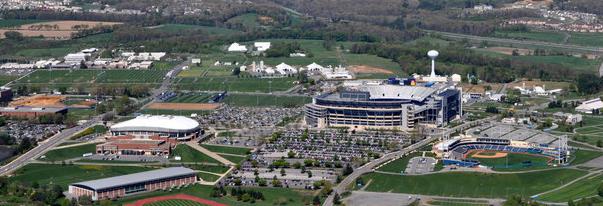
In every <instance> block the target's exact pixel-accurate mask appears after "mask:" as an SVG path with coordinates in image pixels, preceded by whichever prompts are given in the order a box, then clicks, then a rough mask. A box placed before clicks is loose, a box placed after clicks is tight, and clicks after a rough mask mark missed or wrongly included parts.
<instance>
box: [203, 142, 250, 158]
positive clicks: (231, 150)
mask: <svg viewBox="0 0 603 206" xmlns="http://www.w3.org/2000/svg"><path fill="white" fill-rule="evenodd" d="M201 146H203V147H204V148H205V149H208V150H209V151H212V152H217V153H227V154H236V155H247V154H248V153H249V151H251V149H249V148H243V147H229V146H219V145H209V144H203V145H201Z"/></svg>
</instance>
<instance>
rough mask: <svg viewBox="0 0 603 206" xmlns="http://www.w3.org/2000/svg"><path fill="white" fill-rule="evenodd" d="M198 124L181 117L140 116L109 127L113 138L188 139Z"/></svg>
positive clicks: (194, 134) (194, 132) (197, 129)
mask: <svg viewBox="0 0 603 206" xmlns="http://www.w3.org/2000/svg"><path fill="white" fill-rule="evenodd" d="M199 130H200V128H199V122H197V121H196V120H194V119H191V118H188V117H183V116H171V115H140V116H138V117H136V118H134V119H131V120H127V121H124V122H120V123H117V124H115V125H113V126H111V133H112V135H113V136H124V135H132V136H137V137H149V136H163V137H175V138H178V139H190V138H191V137H194V136H196V135H197V133H198V132H199Z"/></svg>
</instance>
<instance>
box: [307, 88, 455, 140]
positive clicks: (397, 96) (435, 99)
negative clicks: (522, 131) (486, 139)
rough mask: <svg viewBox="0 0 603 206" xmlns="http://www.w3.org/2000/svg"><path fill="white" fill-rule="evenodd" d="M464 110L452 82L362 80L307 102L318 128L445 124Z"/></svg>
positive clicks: (309, 117) (312, 122)
mask: <svg viewBox="0 0 603 206" xmlns="http://www.w3.org/2000/svg"><path fill="white" fill-rule="evenodd" d="M460 110H461V94H460V90H458V89H456V88H454V87H453V86H450V85H448V84H437V85H433V84H432V85H426V86H401V85H391V84H385V85H373V84H362V85H356V86H352V87H346V88H344V89H343V91H340V92H334V93H326V94H323V95H319V96H317V97H314V98H313V100H312V103H310V104H306V106H305V121H306V124H307V125H309V126H312V127H318V128H324V127H342V126H343V127H351V128H358V129H366V128H387V129H401V130H408V129H413V128H415V127H416V125H417V124H419V123H425V124H432V125H436V126H445V125H447V124H448V122H449V121H451V120H452V119H454V118H456V117H457V116H458V115H460V114H461V111H460Z"/></svg>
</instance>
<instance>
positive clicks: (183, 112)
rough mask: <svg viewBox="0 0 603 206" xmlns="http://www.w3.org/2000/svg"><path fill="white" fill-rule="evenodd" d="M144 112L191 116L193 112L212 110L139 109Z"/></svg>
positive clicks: (199, 113) (201, 112) (203, 112)
mask: <svg viewBox="0 0 603 206" xmlns="http://www.w3.org/2000/svg"><path fill="white" fill-rule="evenodd" d="M139 112H140V113H142V114H152V115H180V116H190V115H191V114H197V115H202V114H207V113H208V112H210V111H207V110H173V109H143V110H141V111H139Z"/></svg>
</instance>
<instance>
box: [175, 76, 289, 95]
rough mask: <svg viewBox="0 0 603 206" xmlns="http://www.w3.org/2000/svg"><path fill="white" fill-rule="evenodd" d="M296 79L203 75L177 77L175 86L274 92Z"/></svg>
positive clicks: (194, 89)
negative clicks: (199, 76) (202, 76)
mask: <svg viewBox="0 0 603 206" xmlns="http://www.w3.org/2000/svg"><path fill="white" fill-rule="evenodd" d="M294 81H297V79H296V78H293V77H285V78H271V79H267V78H254V77H249V78H247V77H245V78H237V77H230V76H229V77H204V78H190V77H186V78H178V79H177V80H176V86H175V87H176V88H177V89H180V90H191V91H198V90H200V91H224V90H226V91H238V92H264V93H267V92H275V91H285V90H287V89H289V88H291V87H293V86H294V84H293V82H294Z"/></svg>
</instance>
